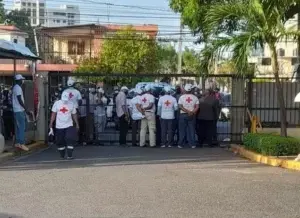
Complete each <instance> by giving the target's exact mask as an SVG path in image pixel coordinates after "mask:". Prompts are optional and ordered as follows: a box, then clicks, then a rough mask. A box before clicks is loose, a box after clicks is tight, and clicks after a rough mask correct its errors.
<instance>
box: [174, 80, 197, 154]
mask: <svg viewBox="0 0 300 218" xmlns="http://www.w3.org/2000/svg"><path fill="white" fill-rule="evenodd" d="M192 87H193V86H192V85H191V84H186V85H185V86H184V90H185V94H183V95H182V96H181V97H180V98H179V100H178V105H179V109H180V116H179V142H178V148H182V147H183V146H184V140H185V137H186V138H187V141H188V143H189V146H191V147H192V148H196V140H195V122H196V113H197V111H198V109H199V99H198V98H197V97H196V96H195V95H193V94H192V93H191V92H192Z"/></svg>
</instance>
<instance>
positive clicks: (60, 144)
mask: <svg viewBox="0 0 300 218" xmlns="http://www.w3.org/2000/svg"><path fill="white" fill-rule="evenodd" d="M77 134H78V133H77V130H76V128H75V127H73V126H70V127H68V128H65V129H56V131H55V137H56V145H57V150H58V151H59V153H60V156H61V157H62V158H64V157H65V154H66V149H67V155H68V157H72V155H73V150H74V145H75V144H76V142H77V139H78V137H77Z"/></svg>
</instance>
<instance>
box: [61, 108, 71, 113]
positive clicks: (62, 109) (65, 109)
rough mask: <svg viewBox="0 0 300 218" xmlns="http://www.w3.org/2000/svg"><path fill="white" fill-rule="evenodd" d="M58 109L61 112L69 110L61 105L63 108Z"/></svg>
mask: <svg viewBox="0 0 300 218" xmlns="http://www.w3.org/2000/svg"><path fill="white" fill-rule="evenodd" d="M59 111H60V112H62V113H66V112H68V111H69V110H68V109H67V108H65V107H63V108H61V109H60V110H59Z"/></svg>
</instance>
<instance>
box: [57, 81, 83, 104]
mask: <svg viewBox="0 0 300 218" xmlns="http://www.w3.org/2000/svg"><path fill="white" fill-rule="evenodd" d="M67 85H68V88H67V89H65V90H64V91H63V93H62V94H64V93H66V94H67V95H68V96H69V101H71V102H72V103H73V104H74V106H75V108H76V109H78V107H79V105H80V104H81V100H82V97H81V94H80V92H79V91H78V90H77V89H76V88H74V85H75V81H74V80H73V79H72V78H69V79H68V82H67Z"/></svg>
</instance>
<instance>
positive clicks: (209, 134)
mask: <svg viewBox="0 0 300 218" xmlns="http://www.w3.org/2000/svg"><path fill="white" fill-rule="evenodd" d="M217 117H218V101H217V100H216V98H215V97H214V92H213V91H212V90H206V91H205V93H204V96H203V97H202V98H201V99H200V101H199V113H198V116H197V122H198V136H199V139H198V141H199V145H200V147H202V146H203V144H204V142H205V141H206V143H207V144H208V145H209V146H210V147H211V146H212V145H213V144H212V139H213V134H214V129H215V121H216V120H217Z"/></svg>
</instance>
